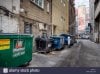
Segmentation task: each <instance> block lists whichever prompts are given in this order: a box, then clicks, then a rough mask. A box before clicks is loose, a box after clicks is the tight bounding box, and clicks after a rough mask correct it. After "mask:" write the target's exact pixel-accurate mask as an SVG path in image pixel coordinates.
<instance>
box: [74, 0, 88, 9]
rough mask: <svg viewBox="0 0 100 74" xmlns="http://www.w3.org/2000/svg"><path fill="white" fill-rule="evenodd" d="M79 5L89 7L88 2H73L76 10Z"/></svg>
mask: <svg viewBox="0 0 100 74" xmlns="http://www.w3.org/2000/svg"><path fill="white" fill-rule="evenodd" d="M80 5H86V7H89V0H75V7H76V8H77V7H78V6H80Z"/></svg>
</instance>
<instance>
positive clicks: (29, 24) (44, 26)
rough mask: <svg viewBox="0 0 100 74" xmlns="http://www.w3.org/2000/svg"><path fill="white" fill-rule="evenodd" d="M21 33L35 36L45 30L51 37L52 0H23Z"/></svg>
mask: <svg viewBox="0 0 100 74" xmlns="http://www.w3.org/2000/svg"><path fill="white" fill-rule="evenodd" d="M20 7H21V9H22V10H23V11H24V13H21V14H20V19H19V20H20V32H21V33H26V34H27V33H28V34H31V33H32V34H34V35H35V36H37V35H39V33H40V32H41V31H42V30H43V31H46V32H47V33H48V34H49V35H51V29H52V28H51V24H52V23H51V19H52V18H51V0H21V5H20Z"/></svg>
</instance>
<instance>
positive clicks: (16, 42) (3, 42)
mask: <svg viewBox="0 0 100 74" xmlns="http://www.w3.org/2000/svg"><path fill="white" fill-rule="evenodd" d="M32 49H33V35H25V34H20V35H19V34H0V67H18V66H21V65H24V64H26V63H29V62H30V61H31V60H32Z"/></svg>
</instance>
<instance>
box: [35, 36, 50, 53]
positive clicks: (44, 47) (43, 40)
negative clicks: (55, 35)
mask: <svg viewBox="0 0 100 74" xmlns="http://www.w3.org/2000/svg"><path fill="white" fill-rule="evenodd" d="M35 42H36V50H37V52H44V53H47V52H50V51H51V50H52V49H51V45H52V43H51V40H50V38H48V36H47V35H44V34H43V35H42V36H38V37H36V39H35Z"/></svg>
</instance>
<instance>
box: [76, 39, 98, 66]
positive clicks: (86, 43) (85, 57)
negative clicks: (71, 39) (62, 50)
mask: <svg viewBox="0 0 100 74" xmlns="http://www.w3.org/2000/svg"><path fill="white" fill-rule="evenodd" d="M80 42H81V49H80V54H79V60H78V62H77V65H78V66H79V67H100V44H96V43H94V42H91V41H90V40H80Z"/></svg>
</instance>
